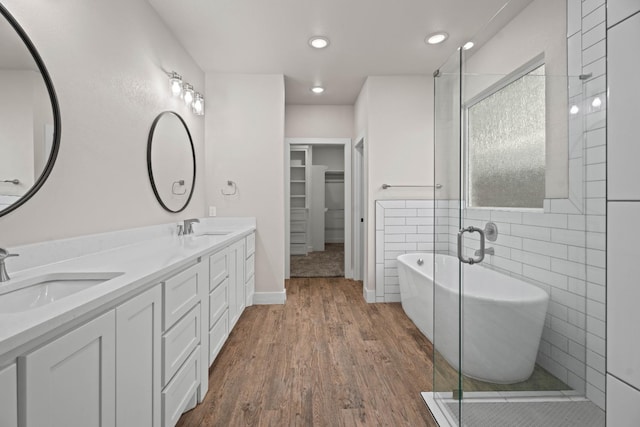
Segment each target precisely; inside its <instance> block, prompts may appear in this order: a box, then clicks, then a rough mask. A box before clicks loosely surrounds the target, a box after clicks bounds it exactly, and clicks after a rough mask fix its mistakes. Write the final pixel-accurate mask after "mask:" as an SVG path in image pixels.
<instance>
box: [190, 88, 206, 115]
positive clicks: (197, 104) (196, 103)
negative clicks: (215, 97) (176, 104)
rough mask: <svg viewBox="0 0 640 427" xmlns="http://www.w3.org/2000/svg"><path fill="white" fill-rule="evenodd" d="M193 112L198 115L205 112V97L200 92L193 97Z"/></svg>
mask: <svg viewBox="0 0 640 427" xmlns="http://www.w3.org/2000/svg"><path fill="white" fill-rule="evenodd" d="M193 112H194V113H195V114H196V115H198V116H202V115H203V114H204V98H203V97H202V95H201V94H200V93H199V92H196V94H195V96H194V99H193Z"/></svg>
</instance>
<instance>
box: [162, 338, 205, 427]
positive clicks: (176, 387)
mask: <svg viewBox="0 0 640 427" xmlns="http://www.w3.org/2000/svg"><path fill="white" fill-rule="evenodd" d="M200 369H201V367H200V347H199V346H198V347H197V348H196V349H195V350H194V351H193V352H192V353H191V355H189V357H188V358H187V361H186V362H185V363H184V365H182V367H181V368H180V370H179V371H178V373H177V374H176V376H175V378H174V379H173V380H172V381H171V382H170V383H169V385H168V386H167V387H166V388H165V389H164V390H163V391H162V414H163V420H162V425H163V426H171V427H173V426H175V425H176V423H177V422H178V419H180V415H182V413H183V412H184V411H185V409H187V405H188V404H189V402H190V401H192V400H193V399H192V397H193V395H194V394H195V393H197V390H198V385H200Z"/></svg>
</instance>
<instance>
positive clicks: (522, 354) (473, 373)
mask: <svg viewBox="0 0 640 427" xmlns="http://www.w3.org/2000/svg"><path fill="white" fill-rule="evenodd" d="M419 260H422V262H420V263H419ZM462 265H463V266H464V268H463V269H462V274H463V277H464V281H463V291H462V292H463V298H462V302H459V298H458V296H459V280H458V278H459V274H460V267H459V263H458V259H457V258H456V257H453V256H448V255H439V254H436V255H435V262H434V258H433V254H432V253H414V254H407V255H401V256H399V257H398V275H399V278H400V298H401V301H402V308H403V309H404V311H405V312H406V313H407V316H409V318H410V319H411V320H412V321H413V323H415V324H416V326H417V327H418V329H420V331H422V333H423V334H425V335H426V336H427V338H428V339H429V340H431V342H432V343H433V344H434V349H435V350H436V351H438V352H439V353H440V354H441V355H442V356H444V358H445V359H446V360H447V362H449V364H450V365H452V366H453V367H454V368H455V369H458V368H459V363H458V361H459V343H460V341H459V315H460V318H461V319H462V369H461V370H462V373H463V374H464V375H466V376H469V377H472V378H475V379H479V380H482V381H487V382H491V383H498V384H511V383H516V382H520V381H524V380H526V379H527V378H529V377H530V376H531V373H532V372H533V368H534V365H535V361H536V355H537V353H538V346H539V344H540V337H541V335H542V329H543V327H544V321H545V317H546V313H547V305H548V302H549V295H548V294H547V293H546V292H545V291H544V290H542V289H540V288H538V287H537V286H535V285H533V284H530V283H527V282H524V281H522V280H518V279H516V278H513V277H510V276H507V275H504V274H500V273H498V272H496V271H494V270H489V269H487V268H484V267H481V266H479V265H477V264H476V265H468V264H462ZM434 267H435V270H436V274H435V277H436V281H435V292H434V274H433V269H434ZM434 300H435V305H434Z"/></svg>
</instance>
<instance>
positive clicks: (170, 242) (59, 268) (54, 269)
mask: <svg viewBox="0 0 640 427" xmlns="http://www.w3.org/2000/svg"><path fill="white" fill-rule="evenodd" d="M213 224H214V223H213V222H211V223H209V222H207V221H203V224H202V225H201V226H200V227H198V228H197V229H196V233H195V234H194V235H188V236H180V237H178V236H175V235H167V236H162V237H155V238H152V239H147V240H143V241H140V242H139V243H135V244H130V245H126V246H120V247H116V248H112V249H109V250H106V251H102V252H94V253H91V254H88V255H85V256H80V257H76V258H72V259H68V260H64V261H60V262H56V263H53V264H47V265H42V266H38V267H34V268H30V269H28V270H23V271H19V272H15V273H12V274H11V280H9V281H8V282H4V283H0V298H2V294H4V293H7V292H10V291H11V290H14V289H19V288H20V284H21V283H23V282H24V281H25V280H29V279H32V278H34V277H39V276H43V275H46V274H53V273H92V272H104V273H122V274H121V275H120V276H118V277H115V278H113V279H111V280H107V281H105V282H103V283H99V284H96V285H93V286H91V287H88V288H87V289H84V290H82V291H80V292H77V293H75V294H73V295H69V296H67V297H65V298H62V299H60V300H58V301H54V302H51V303H49V304H47V305H43V306H41V307H37V308H33V309H30V310H27V311H23V312H18V313H0V356H1V355H3V354H5V353H8V352H11V351H12V350H14V349H16V348H18V347H20V346H23V345H25V344H27V343H29V342H30V341H33V340H36V339H38V338H39V337H42V336H44V335H45V334H47V333H49V332H51V331H54V330H55V329H57V328H59V327H62V326H64V325H66V324H70V323H72V322H73V320H74V319H77V318H79V317H83V316H87V315H88V314H90V313H92V312H94V311H95V312H97V313H98V312H100V310H101V309H102V308H108V307H109V306H110V305H112V304H113V303H114V302H115V301H116V300H118V299H121V298H122V297H124V296H126V295H128V294H132V293H134V292H135V291H136V290H137V289H138V288H140V287H142V286H145V285H150V284H152V283H153V282H154V281H156V280H158V279H160V278H162V277H163V276H166V275H167V274H168V273H170V272H172V271H177V270H180V269H182V268H184V267H187V266H189V265H191V264H194V263H195V261H196V260H197V259H198V258H199V257H201V256H204V255H208V254H211V253H213V252H215V251H216V250H218V249H221V248H223V247H225V246H227V245H229V244H230V243H231V242H234V241H237V240H238V239H240V238H242V237H244V236H246V235H248V234H250V233H251V232H253V231H255V225H254V224H255V222H254V223H252V224H251V225H249V224H248V223H244V224H242V223H233V222H229V223H228V224H223V225H222V226H220V224H217V225H213ZM212 228H214V229H215V230H220V229H224V230H225V231H229V232H230V233H229V234H225V235H203V234H202V233H206V232H207V231H212ZM0 364H1V361H0Z"/></svg>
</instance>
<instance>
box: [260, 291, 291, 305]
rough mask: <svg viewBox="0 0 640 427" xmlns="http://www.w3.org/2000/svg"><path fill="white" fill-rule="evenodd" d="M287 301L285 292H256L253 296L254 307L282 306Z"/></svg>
mask: <svg viewBox="0 0 640 427" xmlns="http://www.w3.org/2000/svg"><path fill="white" fill-rule="evenodd" d="M286 301H287V291H286V290H284V289H283V290H282V291H279V292H256V293H254V294H253V304H254V305H272V304H284V303H285V302H286Z"/></svg>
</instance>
